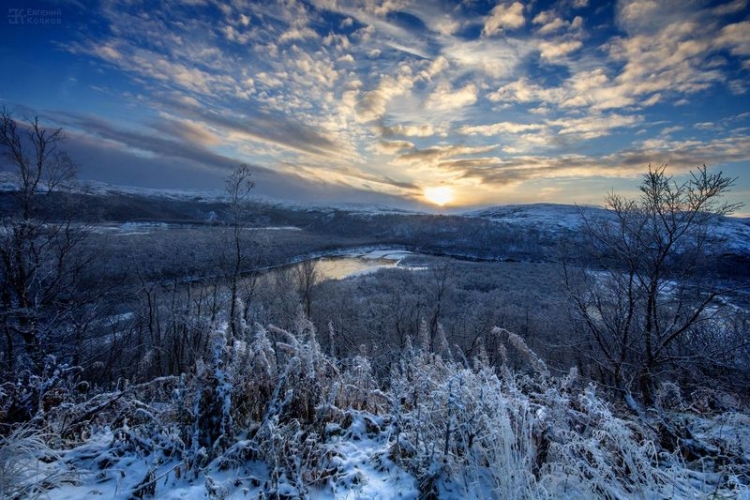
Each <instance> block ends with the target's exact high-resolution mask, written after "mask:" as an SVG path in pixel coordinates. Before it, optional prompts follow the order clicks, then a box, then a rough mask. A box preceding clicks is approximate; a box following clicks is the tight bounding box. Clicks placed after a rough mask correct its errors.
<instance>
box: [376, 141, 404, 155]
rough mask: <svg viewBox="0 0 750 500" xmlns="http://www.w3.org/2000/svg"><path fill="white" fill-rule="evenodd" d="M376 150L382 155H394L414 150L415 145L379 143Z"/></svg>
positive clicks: (400, 142)
mask: <svg viewBox="0 0 750 500" xmlns="http://www.w3.org/2000/svg"><path fill="white" fill-rule="evenodd" d="M375 148H376V150H377V151H378V152H380V153H387V154H394V153H399V152H401V151H404V150H409V149H414V143H413V142H409V141H379V142H378V143H377V144H376V146H375Z"/></svg>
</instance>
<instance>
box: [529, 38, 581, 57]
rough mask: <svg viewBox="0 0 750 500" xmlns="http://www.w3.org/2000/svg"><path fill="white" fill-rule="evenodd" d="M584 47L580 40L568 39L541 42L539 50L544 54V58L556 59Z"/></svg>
mask: <svg viewBox="0 0 750 500" xmlns="http://www.w3.org/2000/svg"><path fill="white" fill-rule="evenodd" d="M581 47H583V42H581V41H580V40H568V41H565V42H563V41H556V42H541V43H540V44H539V50H540V52H541V55H542V59H547V60H550V61H552V60H556V59H559V58H561V57H565V56H567V55H568V54H571V53H573V52H575V51H576V50H578V49H580V48H581Z"/></svg>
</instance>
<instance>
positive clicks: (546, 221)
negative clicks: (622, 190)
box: [463, 203, 607, 231]
mask: <svg viewBox="0 0 750 500" xmlns="http://www.w3.org/2000/svg"><path fill="white" fill-rule="evenodd" d="M582 210H583V211H584V213H587V214H588V213H591V212H592V211H596V214H597V215H600V214H606V213H607V212H606V211H604V210H603V209H601V208H597V207H578V206H575V205H556V204H552V203H536V204H530V205H503V206H498V207H491V208H484V209H481V210H473V211H470V212H465V213H464V214H463V215H464V216H465V217H471V218H484V219H489V220H492V221H497V222H505V223H508V224H514V225H525V226H529V227H539V228H546V229H566V230H571V231H573V230H576V229H579V228H580V227H581V225H582V223H583V219H582V218H581V211H582Z"/></svg>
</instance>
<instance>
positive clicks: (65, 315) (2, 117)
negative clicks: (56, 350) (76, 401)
mask: <svg viewBox="0 0 750 500" xmlns="http://www.w3.org/2000/svg"><path fill="white" fill-rule="evenodd" d="M64 138H65V136H64V134H63V131H62V129H55V130H49V129H46V128H44V127H42V126H41V125H40V123H39V120H38V118H34V119H32V120H29V121H28V123H19V122H18V121H16V120H15V119H14V118H13V116H12V114H11V112H10V111H8V110H7V109H5V108H2V110H0V152H2V155H3V159H4V160H5V161H4V165H3V166H4V167H6V168H7V167H10V168H11V169H12V170H14V171H15V173H16V174H17V183H18V187H17V190H15V191H14V192H13V193H11V197H12V208H11V209H10V211H8V212H7V213H5V214H4V215H3V216H2V228H1V229H0V304H2V310H1V312H0V329H1V330H2V332H3V340H4V343H3V346H2V349H3V353H2V354H3V358H4V359H3V360H2V361H3V364H4V365H5V366H6V367H7V368H8V369H9V370H11V371H12V370H15V369H16V368H21V367H28V368H31V369H32V370H39V369H40V368H41V367H42V364H43V359H44V355H45V354H46V353H47V351H48V348H49V347H50V346H53V345H56V344H59V342H60V338H59V335H61V334H62V332H63V331H64V330H65V329H66V327H65V326H64V325H65V323H66V321H68V322H69V320H71V317H70V313H71V311H72V310H73V305H74V303H75V302H76V301H77V299H78V297H77V293H76V287H77V284H78V283H79V280H80V278H81V276H82V271H83V269H84V268H85V267H86V266H87V265H88V263H89V261H88V260H87V259H86V258H82V257H81V254H80V252H77V251H76V250H77V248H78V246H79V243H80V242H81V241H82V240H83V238H84V237H85V236H86V231H85V230H82V228H81V227H80V226H76V225H75V224H73V223H72V212H70V211H66V210H64V206H63V204H62V200H61V198H59V197H56V196H57V195H59V194H61V192H62V189H61V188H62V187H63V186H65V185H66V183H70V182H72V181H73V180H74V178H75V174H76V165H75V163H74V162H73V161H72V160H71V159H70V157H68V155H67V154H66V153H65V152H64V151H62V150H61V149H60V146H61V144H62V142H63V140H64ZM53 333H54V335H53ZM58 347H59V345H58Z"/></svg>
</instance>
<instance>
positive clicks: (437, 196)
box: [424, 186, 455, 207]
mask: <svg viewBox="0 0 750 500" xmlns="http://www.w3.org/2000/svg"><path fill="white" fill-rule="evenodd" d="M424 197H425V199H426V200H427V201H429V202H430V203H433V204H435V205H438V206H441V207H442V206H445V205H446V204H448V203H450V202H452V201H453V199H454V198H455V194H454V193H453V188H451V187H449V186H436V187H428V188H424Z"/></svg>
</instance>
